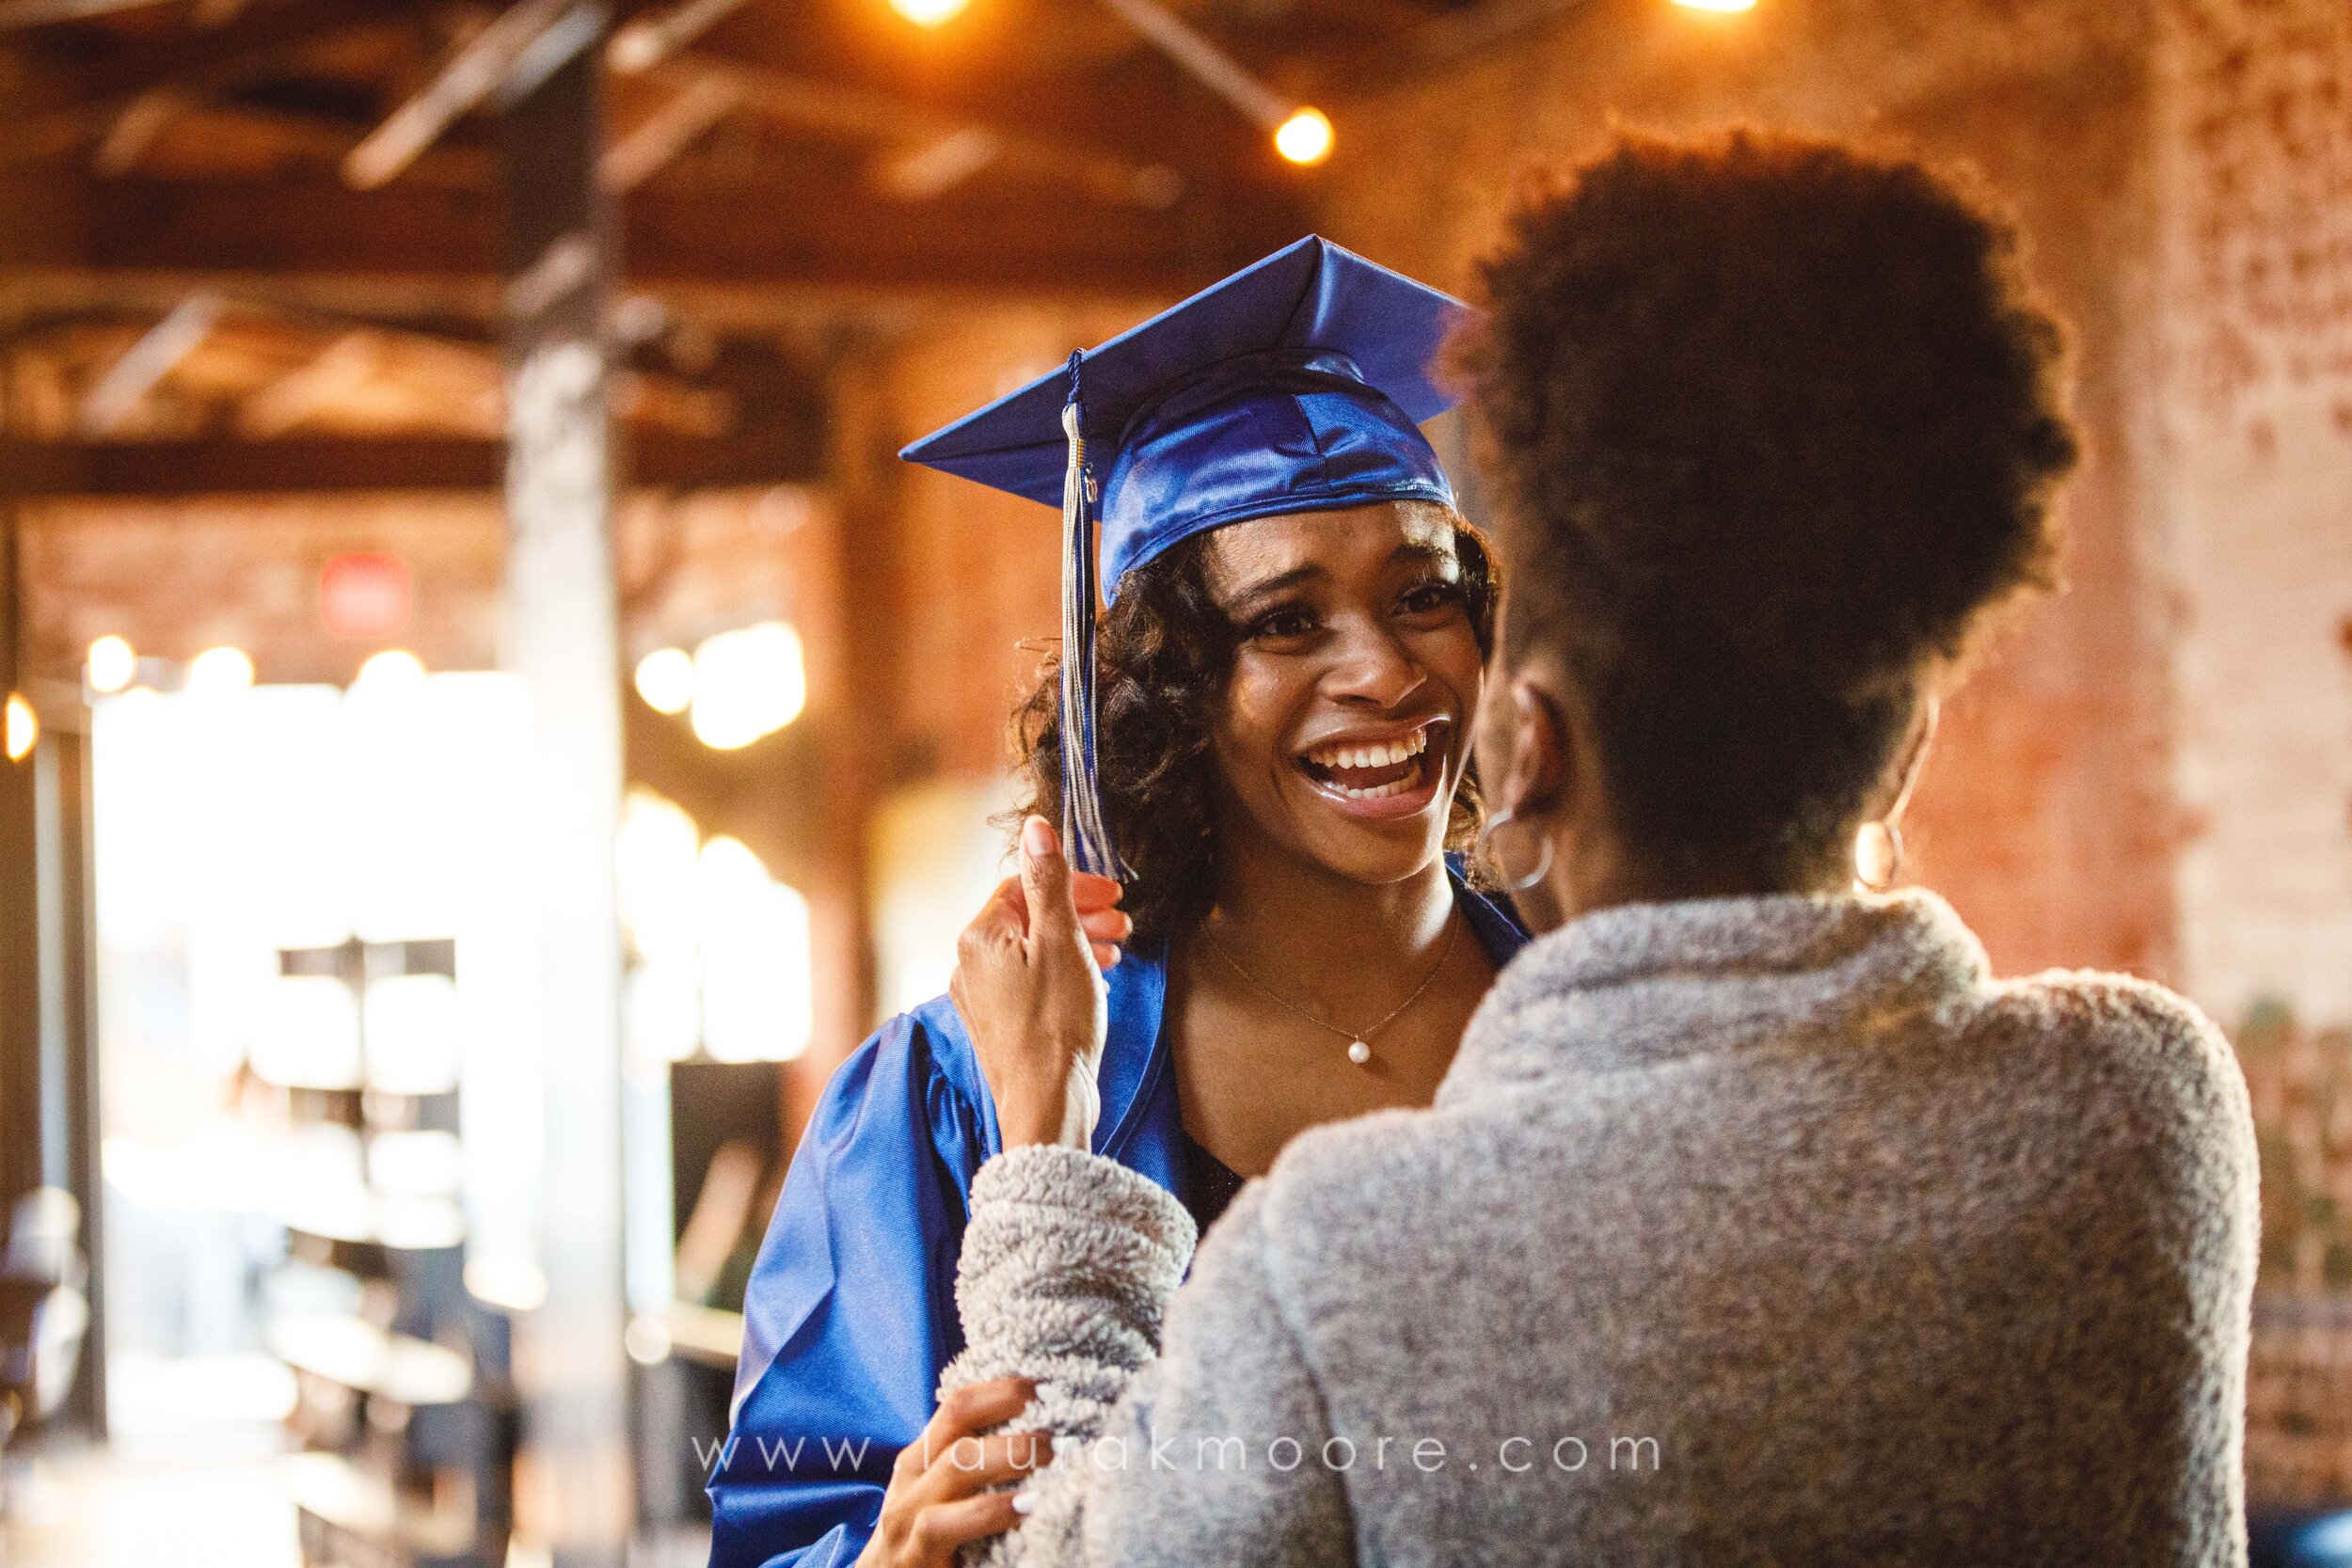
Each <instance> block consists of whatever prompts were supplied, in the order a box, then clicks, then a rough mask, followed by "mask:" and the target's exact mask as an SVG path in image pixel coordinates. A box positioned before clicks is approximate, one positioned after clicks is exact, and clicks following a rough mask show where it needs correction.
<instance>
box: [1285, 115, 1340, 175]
mask: <svg viewBox="0 0 2352 1568" xmlns="http://www.w3.org/2000/svg"><path fill="white" fill-rule="evenodd" d="M1274 150H1276V151H1277V152H1279V153H1280V154H1281V155H1282V156H1283V157H1285V158H1288V159H1289V160H1290V161H1291V162H1292V163H1294V164H1319V163H1321V162H1323V160H1324V159H1326V158H1328V157H1329V156H1330V155H1331V122H1330V120H1328V119H1325V118H1324V114H1323V111H1322V110H1320V109H1299V110H1297V111H1296V112H1295V113H1294V114H1293V115H1292V116H1291V117H1290V119H1286V120H1284V121H1282V125H1281V129H1279V130H1278V131H1276V132H1275V133H1274Z"/></svg>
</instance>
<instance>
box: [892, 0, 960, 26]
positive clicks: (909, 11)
mask: <svg viewBox="0 0 2352 1568" xmlns="http://www.w3.org/2000/svg"><path fill="white" fill-rule="evenodd" d="M971 3H972V0H890V8H891V9H892V10H894V11H897V12H898V14H899V15H900V16H903V17H905V18H906V19H907V20H908V21H909V22H912V23H914V24H915V25H916V26H917V27H936V26H938V25H939V24H941V23H943V22H952V21H954V20H955V19H956V18H957V17H959V16H961V15H962V14H963V8H964V7H966V6H968V5H970V4H971Z"/></svg>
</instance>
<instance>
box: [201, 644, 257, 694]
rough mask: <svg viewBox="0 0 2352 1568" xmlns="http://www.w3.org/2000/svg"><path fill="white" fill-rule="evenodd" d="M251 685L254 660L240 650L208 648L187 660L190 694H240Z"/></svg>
mask: <svg viewBox="0 0 2352 1568" xmlns="http://www.w3.org/2000/svg"><path fill="white" fill-rule="evenodd" d="M252 684H253V660H252V658H251V657H248V656H247V655H246V651H245V650H244V649H243V648H207V649H205V650H204V651H203V652H202V653H200V654H199V655H197V656H196V657H194V658H192V659H190V660H189V661H188V679H187V689H188V690H190V691H242V690H244V689H246V687H248V686H251V685H252Z"/></svg>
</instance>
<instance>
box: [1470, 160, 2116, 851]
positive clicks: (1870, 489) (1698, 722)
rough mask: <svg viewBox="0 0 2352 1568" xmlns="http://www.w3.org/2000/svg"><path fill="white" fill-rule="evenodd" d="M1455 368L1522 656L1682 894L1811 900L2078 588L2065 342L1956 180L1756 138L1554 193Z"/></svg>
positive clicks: (1535, 214) (1514, 232) (1592, 165)
mask: <svg viewBox="0 0 2352 1568" xmlns="http://www.w3.org/2000/svg"><path fill="white" fill-rule="evenodd" d="M1478 277H1479V283H1480V288H1479V291H1478V292H1479V293H1481V294H1482V295H1483V298H1482V300H1481V303H1482V304H1484V306H1485V307H1486V309H1485V311H1484V313H1483V314H1482V315H1480V316H1479V317H1477V318H1474V319H1472V320H1470V321H1469V322H1468V323H1466V325H1464V326H1463V327H1462V328H1460V329H1459V330H1458V331H1457V333H1456V335H1455V337H1454V341H1452V342H1451V343H1450V344H1449V345H1448V354H1447V360H1448V364H1449V366H1450V369H1451V373H1452V375H1453V378H1454V381H1455V382H1456V383H1457V385H1458V386H1459V388H1460V389H1461V390H1462V391H1463V392H1464V394H1465V397H1466V401H1467V403H1468V404H1469V409H1470V424H1471V431H1472V440H1473V450H1474V451H1475V453H1476V455H1477V457H1478V459H1479V461H1480V464H1481V468H1482V472H1483V473H1484V474H1485V475H1486V478H1487V479H1488V480H1489V482H1490V485H1491V488H1492V491H1493V496H1494V499H1495V500H1496V501H1497V502H1498V511H1499V517H1498V521H1497V523H1496V528H1497V532H1498V537H1499V539H1500V541H1501V543H1502V550H1503V554H1504V557H1505V559H1506V560H1507V561H1509V562H1510V563H1511V567H1512V574H1513V582H1512V600H1511V608H1510V613H1509V615H1508V617H1507V621H1508V628H1507V632H1506V635H1507V637H1508V640H1509V642H1510V647H1511V652H1512V653H1513V654H1514V656H1515V657H1518V656H1524V655H1525V654H1528V653H1532V652H1539V653H1542V654H1544V655H1547V656H1549V657H1550V658H1551V659H1552V660H1553V662H1554V664H1555V666H1556V667H1557V668H1558V669H1559V670H1560V671H1561V673H1563V675H1564V676H1565V678H1566V679H1568V680H1569V681H1570V682H1571V683H1572V684H1573V686H1574V688H1575V689H1576V690H1577V691H1578V692H1579V693H1580V694H1581V697H1582V698H1583V699H1584V701H1585V704H1586V705H1587V707H1588V710H1589V712H1590V714H1591V716H1592V721H1593V723H1594V725H1595V727H1596V730H1597V735H1598V742H1597V750H1598V751H1599V752H1601V755H1600V757H1599V759H1598V761H1599V765H1600V768H1601V770H1602V777H1603V779H1604V781H1605V783H1606V785H1607V787H1608V789H1609V792H1610V797H1611V801H1612V809H1613V814H1614V816H1615V824H1614V825H1615V826H1616V828H1617V829H1618V831H1619V832H1621V833H1623V834H1625V835H1626V836H1627V838H1628V839H1629V841H1630V842H1631V843H1632V844H1634V845H1637V846H1639V847H1640V849H1641V852H1642V853H1643V855H1644V856H1645V858H1646V859H1647V860H1648V861H1649V862H1650V863H1651V864H1652V865H1653V867H1654V868H1655V869H1657V870H1659V871H1661V872H1662V873H1664V874H1666V875H1668V876H1670V877H1675V878H1677V879H1681V880H1683V881H1685V882H1690V883H1694V884H1695V883H1698V882H1703V881H1705V880H1708V879H1721V878H1722V877H1723V876H1724V875H1725V874H1729V875H1731V876H1734V877H1736V878H1739V879H1742V880H1744V881H1745V882H1747V883H1748V884H1750V885H1754V886H1756V887H1790V886H1800V885H1810V884H1816V883H1818V882H1820V880H1821V879H1823V878H1824V876H1825V875H1826V874H1828V873H1830V872H1831V871H1832V869H1833V868H1834V867H1835V866H1836V865H1839V864H1842V863H1843V862H1844V858H1845V852H1846V847H1847V846H1849V845H1850V844H1851V839H1852V833H1853V832H1854V829H1855V827H1856V825H1857V824H1858V823H1859V821H1860V820H1861V817H1862V814H1863V813H1864V812H1865V811H1866V810H1867V808H1868V805H1869V803H1870V800H1871V796H1872V793H1873V791H1874V790H1875V789H1876V788H1877V787H1878V786H1879V785H1880V784H1881V782H1882V781H1883V778H1884V777H1885V773H1886V769H1887V768H1888V767H1889V765H1890V763H1891V762H1892V760H1893V756H1894V752H1895V751H1896V749H1897V748H1898V747H1899V746H1900V745H1901V744H1902V741H1903V737H1904V736H1905V735H1906V733H1907V732H1908V730H1909V728H1910V726H1911V724H1912V723H1913V721H1914V720H1915V714H1916V705H1917V703H1918V702H1919V700H1920V695H1921V692H1922V691H1923V690H1924V689H1925V684H1924V683H1925V681H1926V679H1927V677H1928V676H1930V675H1931V673H1933V672H1934V671H1935V670H1936V669H1937V668H1939V667H1940V666H1941V665H1942V664H1943V663H1944V662H1945V661H1947V660H1957V659H1958V658H1959V657H1961V656H1962V654H1963V652H1964V650H1965V648H1966V646H1967V644H1968V642H1969V640H1970V637H1971V634H1972V632H1973V631H1974V629H1975V628H1976V627H1977V626H1978V625H1979V623H1980V621H1981V619H1982V617H1983V613H1984V612H1985V610H1987V609H1988V608H1990V607H1991V606H1993V605H1994V604H1995V603H1996V602H1998V601H2001V600H2003V599H2005V598H2007V597H2008V596H2010V594H2012V593H2014V592H2016V591H2018V590H2020V589H2024V588H2026V587H2035V586H2038V587H2051V586H2055V580H2054V579H2055V573H2054V565H2053V562H2054V560H2055V557H2056V553H2057V544H2058V540H2057V529H2056V525H2055V523H2054V521H2053V519H2052V517H2051V514H2050V503H2051V499H2052V495H2053V492H2054V491H2055V489H2056V487H2057V485H2058V482H2059V481H2060V480H2061V479H2063V478H2064V476H2065V475H2066V474H2067V473H2068V472H2069V471H2070V470H2071V469H2072V468H2073V467H2074V463H2075V461H2076V455H2077V445H2076V440H2075V436H2074V429H2073V426H2072V423H2071V421H2070V419H2069V416H2068V412H2067V408H2066V404H2065V400H2064V396H2063V392H2062V389H2061V380H2062V378H2061V373H2060V371H2061V363H2062V360H2063V358H2064V352H2065V345H2064V339H2063V334H2062V332H2061V330H2060V328H2059V326H2058V323H2057V322H2056V320H2055V319H2054V318H2053V317H2052V315H2051V314H2050V313H2049V312H2048V310H2046V309H2044V308H2042V305H2041V304H2040V303H2038V301H2037V299H2036V297H2035V296H2034V294H2033V293H2032V291H2031V290H2030V289H2029V287H2028V286H2027V284H2026V279H2025V276H2024V272H2023V267H2022V263H2021V261H2020V257H2019V242H2018V238H2017V234H2016V230H2015V229H2014V228H2013V227H2012V226H2011V224H2010V222H2009V221H2007V220H2006V219H2005V218H2003V217H2001V216H1998V215H1996V214H1995V213H1994V210H1993V209H1992V207H1991V206H1990V205H1989V204H1988V203H1987V202H1986V201H1985V200H1984V198H1982V197H1981V196H1980V195H1979V194H1978V193H1977V191H1976V189H1975V187H1974V185H1973V182H1970V181H1969V180H1967V179H1966V178H1965V177H1956V176H1953V175H1949V174H1943V173H1937V172H1931V170H1929V169H1928V168H1926V167H1924V166H1921V165H1919V164H1918V163H1916V162H1912V161H1907V160H1903V159H1899V158H1888V157H1880V156H1876V155H1872V154H1868V153H1866V152H1863V151H1861V150H1856V149H1854V148H1851V147H1849V146H1846V145H1843V144H1838V143H1834V142H1827V141H1819V140H1812V139H1805V138H1800V137H1794V136H1788V135H1772V134H1765V133H1760V132H1754V131H1745V130H1741V131H1733V132H1727V133H1724V134H1721V135H1714V136H1711V137H1708V138H1706V139H1700V140H1690V141H1677V140H1666V139H1661V138H1657V137H1649V136H1641V135H1619V136H1617V137H1616V138H1615V139H1614V140H1613V143H1612V145H1611V146H1609V147H1608V148H1607V149H1606V150H1603V151H1602V152H1601V153H1600V154H1599V155H1597V157H1595V158H1593V159H1591V160H1590V161H1588V162H1585V163H1584V164H1582V165H1581V166H1578V167H1576V168H1574V169H1572V170H1570V171H1568V172H1567V173H1566V174H1565V175H1564V176H1559V177H1555V178H1553V179H1552V180H1550V181H1549V182H1547V183H1544V184H1541V185H1539V186H1537V187H1536V188H1535V189H1534V190H1533V191H1531V192H1530V193H1529V195H1528V196H1527V197H1526V198H1523V199H1522V201H1521V203H1520V205H1519V206H1518V209H1517V211H1516V213H1515V214H1513V216H1512V218H1511V219H1510V222H1509V226H1508V229H1507V231H1506V234H1505V238H1504V240H1503V242H1502V245H1500V246H1499V247H1498V248H1497V249H1496V250H1495V251H1494V252H1493V253H1492V254H1490V255H1489V256H1488V257H1486V259H1485V261H1483V262H1482V263H1481V264H1480V267H1479V269H1478Z"/></svg>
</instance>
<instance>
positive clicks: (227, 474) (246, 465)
mask: <svg viewBox="0 0 2352 1568" xmlns="http://www.w3.org/2000/svg"><path fill="white" fill-rule="evenodd" d="M819 448H820V440H819V436H818V433H817V430H816V420H815V418H814V415H813V414H812V415H811V417H809V418H808V419H807V420H803V421H801V422H800V424H799V425H798V426H796V427H779V428H772V429H768V430H763V431H759V432H755V433H753V434H751V435H747V436H739V437H736V436H730V437H726V438H723V439H718V440H697V439H691V438H682V437H676V436H636V437H634V438H624V439H623V442H622V450H623V451H624V453H625V461H624V471H625V472H626V473H627V475H628V480H629V482H630V483H633V484H639V485H650V486H655V487H658V488H664V489H718V488H726V487H731V486H736V485H751V484H787V483H811V482H814V481H816V480H818V479H819V478H821V477H822V469H823V462H822V452H821V451H820V450H819ZM505 471H506V446H505V443H503V442H501V441H470V440H438V439H414V438H410V439H397V440H365V439H356V438H344V437H310V436H297V437H289V438H287V439H285V440H278V441H110V442H103V443H99V442H91V443H68V442H30V441H0V494H13V495H16V496H19V497H24V498H34V497H64V496H114V497H134V496H136V497H171V496H213V495H309V494H332V493H337V492H350V491H375V490H482V491H490V490H495V489H497V488H498V487H499V484H500V483H501V480H502V478H503V476H504V474H505Z"/></svg>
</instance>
